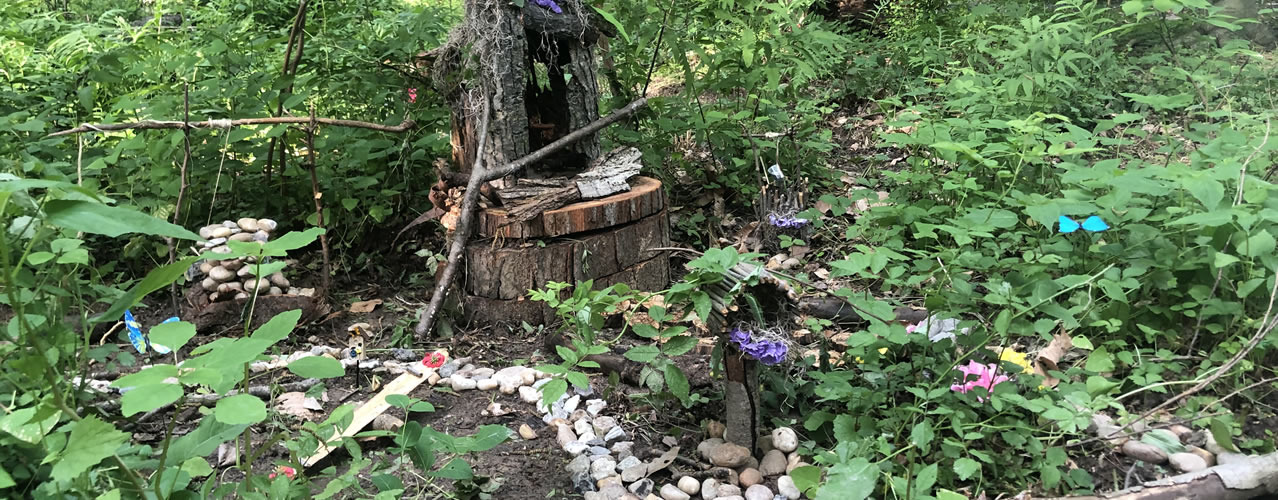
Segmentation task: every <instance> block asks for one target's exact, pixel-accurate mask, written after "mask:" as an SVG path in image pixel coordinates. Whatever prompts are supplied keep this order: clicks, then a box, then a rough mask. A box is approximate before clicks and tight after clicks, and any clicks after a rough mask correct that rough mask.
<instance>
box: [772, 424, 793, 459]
mask: <svg viewBox="0 0 1278 500" xmlns="http://www.w3.org/2000/svg"><path fill="white" fill-rule="evenodd" d="M772 446H773V447H774V448H776V449H778V450H781V451H782V452H783V453H790V452H792V451H794V450H796V449H798V448H799V436H798V435H797V434H795V432H794V429H791V428H789V427H778V428H777V429H776V430H774V431H772Z"/></svg>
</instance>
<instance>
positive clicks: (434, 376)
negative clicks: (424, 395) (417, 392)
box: [426, 371, 443, 385]
mask: <svg viewBox="0 0 1278 500" xmlns="http://www.w3.org/2000/svg"><path fill="white" fill-rule="evenodd" d="M440 380H443V377H440V376H439V374H438V373H435V372H434V371H432V372H431V373H430V375H427V376H426V383H427V384H430V385H439V381H440Z"/></svg>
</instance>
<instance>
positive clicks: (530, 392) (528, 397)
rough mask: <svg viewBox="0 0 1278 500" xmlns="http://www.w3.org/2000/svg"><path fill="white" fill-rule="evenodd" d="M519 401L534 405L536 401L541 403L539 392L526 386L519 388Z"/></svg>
mask: <svg viewBox="0 0 1278 500" xmlns="http://www.w3.org/2000/svg"><path fill="white" fill-rule="evenodd" d="M488 380H496V379H491V378H490V379H488ZM500 383H501V382H498V384H500ZM519 399H522V400H524V402H525V403H536V402H538V401H541V391H539V390H537V389H533V388H532V387H528V386H523V387H520V388H519Z"/></svg>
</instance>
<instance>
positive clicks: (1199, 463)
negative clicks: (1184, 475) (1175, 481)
mask: <svg viewBox="0 0 1278 500" xmlns="http://www.w3.org/2000/svg"><path fill="white" fill-rule="evenodd" d="M1167 461H1168V462H1171V466H1172V468H1173V469H1176V470H1178V471H1180V472H1198V471H1200V470H1203V469H1206V468H1207V461H1206V460H1203V457H1200V456H1198V455H1195V454H1193V453H1188V452H1186V453H1172V454H1171V455H1170V456H1168V457H1167Z"/></svg>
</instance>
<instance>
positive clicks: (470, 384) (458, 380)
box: [449, 375, 479, 392]
mask: <svg viewBox="0 0 1278 500" xmlns="http://www.w3.org/2000/svg"><path fill="white" fill-rule="evenodd" d="M449 378H450V379H452V387H453V390H454V391H458V392H460V391H469V390H471V389H474V388H475V387H476V386H478V385H479V384H478V383H477V382H475V381H474V380H471V379H468V378H466V377H458V376H456V375H453V376H452V377H449Z"/></svg>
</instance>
